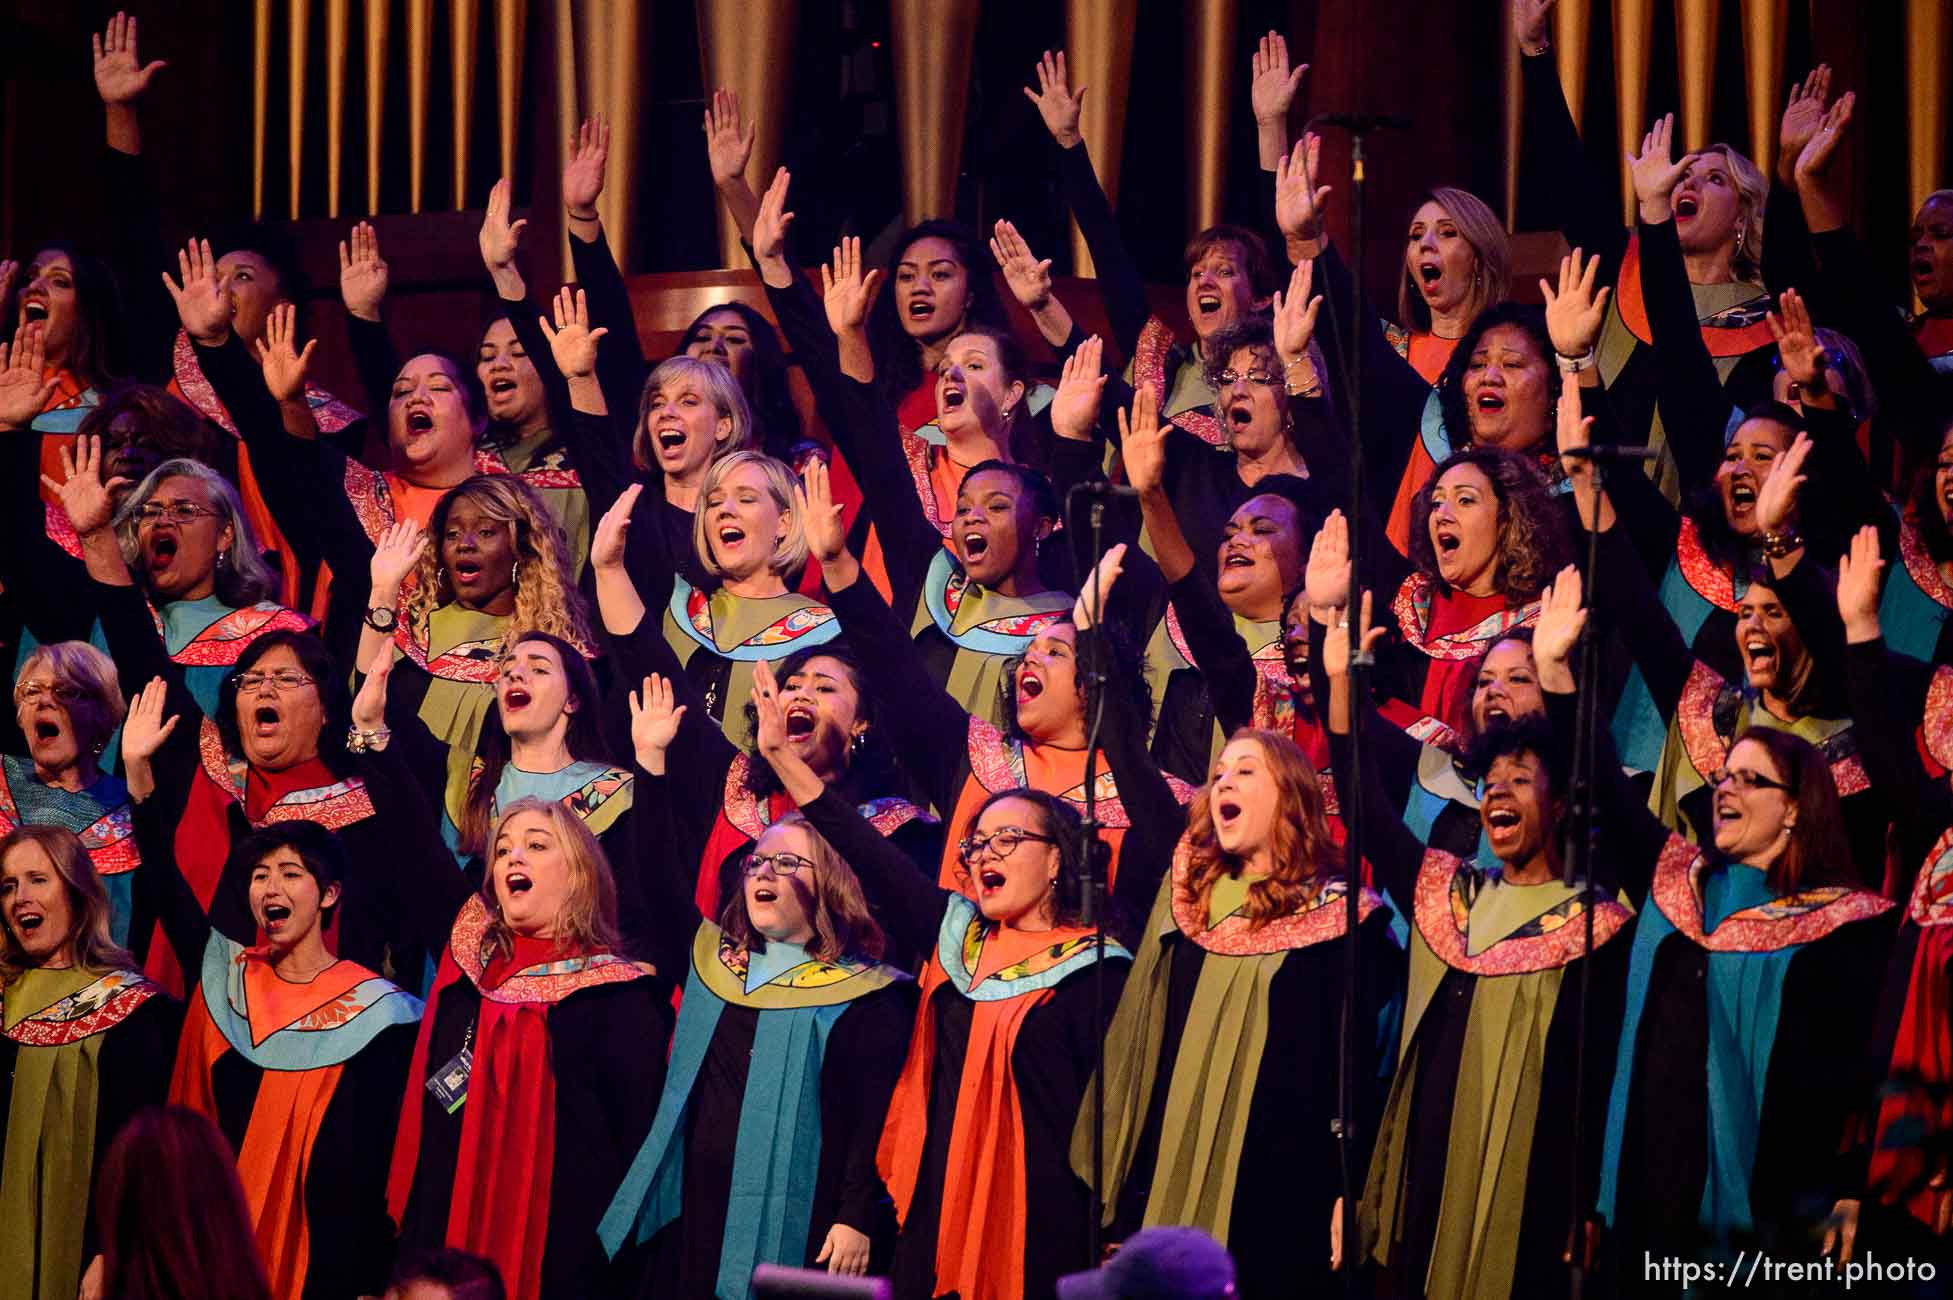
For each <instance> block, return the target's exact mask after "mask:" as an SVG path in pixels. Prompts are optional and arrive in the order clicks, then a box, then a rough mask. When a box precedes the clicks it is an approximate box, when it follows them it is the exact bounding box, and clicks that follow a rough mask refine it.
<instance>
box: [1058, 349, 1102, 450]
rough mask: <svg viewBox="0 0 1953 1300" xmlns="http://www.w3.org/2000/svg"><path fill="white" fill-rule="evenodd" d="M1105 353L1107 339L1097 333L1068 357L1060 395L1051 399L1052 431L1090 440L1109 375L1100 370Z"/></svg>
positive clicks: (1067, 436) (1075, 439)
mask: <svg viewBox="0 0 1953 1300" xmlns="http://www.w3.org/2000/svg"><path fill="white" fill-rule="evenodd" d="M1104 355H1105V342H1104V340H1102V339H1101V338H1099V336H1098V335H1096V334H1094V335H1092V337H1090V338H1088V339H1086V340H1085V341H1084V342H1083V343H1081V344H1079V345H1078V348H1077V350H1076V351H1074V352H1073V353H1072V354H1071V355H1070V356H1069V357H1067V358H1065V369H1064V373H1063V374H1061V375H1060V376H1059V377H1058V395H1057V396H1056V397H1054V398H1052V399H1051V431H1052V432H1053V433H1055V434H1057V435H1058V436H1059V437H1060V438H1070V439H1072V440H1074V441H1076V442H1090V441H1091V439H1092V426H1093V425H1095V424H1097V423H1098V422H1099V398H1100V397H1101V396H1102V395H1103V394H1104V392H1105V379H1106V377H1105V375H1103V374H1102V373H1100V370H1101V365H1100V363H1101V360H1102V359H1103V357H1104Z"/></svg>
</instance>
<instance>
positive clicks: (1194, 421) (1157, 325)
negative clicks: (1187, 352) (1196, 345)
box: [1132, 316, 1228, 447]
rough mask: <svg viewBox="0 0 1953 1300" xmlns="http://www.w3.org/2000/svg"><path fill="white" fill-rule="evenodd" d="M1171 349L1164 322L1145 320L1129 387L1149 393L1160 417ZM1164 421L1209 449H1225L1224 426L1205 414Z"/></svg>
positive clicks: (1154, 318)
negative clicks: (1157, 403) (1157, 404)
mask: <svg viewBox="0 0 1953 1300" xmlns="http://www.w3.org/2000/svg"><path fill="white" fill-rule="evenodd" d="M1175 347H1176V344H1175V341H1174V338H1173V331H1172V330H1171V329H1170V328H1168V326H1167V324H1166V322H1165V321H1163V320H1161V319H1160V318H1159V317H1157V316H1149V317H1147V319H1146V325H1145V327H1144V328H1143V329H1141V330H1140V331H1139V342H1138V344H1137V345H1136V346H1135V347H1134V348H1133V353H1132V382H1133V387H1134V388H1139V387H1142V386H1143V387H1146V388H1150V389H1152V390H1153V396H1154V398H1155V399H1156V400H1157V401H1158V402H1159V409H1160V411H1161V412H1162V414H1163V415H1164V412H1165V410H1166V404H1167V400H1168V399H1169V398H1170V397H1171V396H1172V386H1173V374H1172V372H1170V371H1169V370H1168V369H1167V364H1168V362H1169V361H1170V360H1171V359H1172V353H1173V351H1174V350H1175ZM1164 418H1165V419H1166V420H1167V422H1168V423H1170V424H1172V425H1173V426H1174V427H1175V428H1177V429H1179V430H1180V431H1181V432H1183V433H1190V434H1192V435H1193V436H1194V437H1196V438H1198V439H1200V440H1201V441H1202V442H1204V443H1206V444H1207V445H1208V446H1210V447H1225V446H1227V445H1228V441H1227V426H1226V425H1224V424H1222V423H1221V422H1220V421H1219V420H1217V419H1215V418H1214V415H1213V413H1212V412H1211V411H1209V410H1206V409H1204V408H1196V409H1194V410H1190V411H1182V412H1180V413H1179V414H1178V415H1166V416H1164Z"/></svg>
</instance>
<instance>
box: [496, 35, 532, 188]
mask: <svg viewBox="0 0 1953 1300" xmlns="http://www.w3.org/2000/svg"><path fill="white" fill-rule="evenodd" d="M528 30H529V4H528V0H495V130H496V141H497V143H498V144H500V146H501V155H500V161H501V164H502V175H504V176H510V175H513V174H514V172H515V128H516V117H517V115H518V114H519V113H520V112H521V111H522V42H523V38H524V37H525V35H526V34H527V33H528Z"/></svg>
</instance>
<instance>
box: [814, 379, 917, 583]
mask: <svg viewBox="0 0 1953 1300" xmlns="http://www.w3.org/2000/svg"><path fill="white" fill-rule="evenodd" d="M837 379H838V382H839V384H840V385H842V386H843V387H844V388H845V389H847V390H850V392H851V397H850V400H849V402H848V412H847V413H848V414H849V415H851V417H852V419H853V420H854V421H855V424H854V426H853V428H854V429H855V430H858V436H850V437H847V438H846V439H845V440H844V439H843V438H842V436H841V435H840V434H839V433H838V432H835V434H834V436H835V446H836V447H839V448H841V454H842V455H843V456H845V457H846V458H847V462H848V466H849V467H850V468H851V469H853V470H854V476H855V481H856V482H858V483H859V484H860V485H861V495H862V498H863V500H864V501H865V502H866V503H867V510H868V514H869V516H870V517H871V518H872V519H873V520H874V521H875V530H876V533H877V534H878V535H879V536H880V538H881V543H882V561H883V563H884V565H885V566H886V567H887V569H888V578H889V586H890V589H891V590H892V591H893V592H894V593H895V601H896V603H895V606H894V607H895V608H896V609H901V610H907V611H909V612H913V609H912V606H913V604H914V602H915V601H916V600H917V599H919V598H920V596H921V592H922V584H923V579H924V578H925V576H926V575H927V574H928V572H929V566H930V565H931V564H932V563H934V562H935V558H936V552H937V551H938V550H940V549H942V544H943V539H942V534H941V533H938V532H937V531H936V526H935V525H934V524H932V523H930V522H929V516H928V515H927V514H925V513H924V512H923V509H922V502H921V500H919V499H918V498H917V496H916V487H915V478H914V476H913V475H911V474H910V473H909V459H908V456H907V455H906V454H905V453H904V452H903V450H902V436H901V429H900V426H899V425H898V423H897V421H896V416H895V408H894V407H893V406H891V405H890V404H889V401H888V398H887V397H885V396H883V395H882V394H880V393H878V392H876V390H875V386H874V385H872V384H861V383H856V382H855V381H854V380H852V379H849V378H847V377H846V376H837ZM828 429H829V431H830V432H834V431H835V426H834V424H832V423H829V425H828ZM844 442H845V445H844Z"/></svg>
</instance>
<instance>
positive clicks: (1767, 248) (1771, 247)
mask: <svg viewBox="0 0 1953 1300" xmlns="http://www.w3.org/2000/svg"><path fill="white" fill-rule="evenodd" d="M1763 228H1764V229H1765V230H1767V231H1769V232H1770V237H1769V238H1768V239H1766V240H1764V241H1763V283H1764V285H1765V287H1767V288H1768V289H1769V290H1770V292H1771V293H1773V294H1776V293H1782V292H1783V291H1784V290H1785V289H1790V288H1795V289H1799V290H1801V291H1803V292H1805V293H1810V292H1812V291H1813V290H1815V289H1816V288H1817V284H1816V281H1817V260H1816V258H1815V257H1814V256H1813V254H1812V252H1811V231H1810V227H1809V226H1808V225H1806V224H1805V222H1804V204H1803V200H1801V199H1799V198H1798V197H1797V192H1796V191H1795V190H1793V189H1791V188H1790V187H1789V186H1787V185H1785V184H1784V183H1783V182H1782V181H1780V180H1778V179H1777V177H1776V169H1775V167H1774V166H1773V167H1771V168H1770V197H1769V198H1767V199H1765V200H1764V202H1763Z"/></svg>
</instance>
